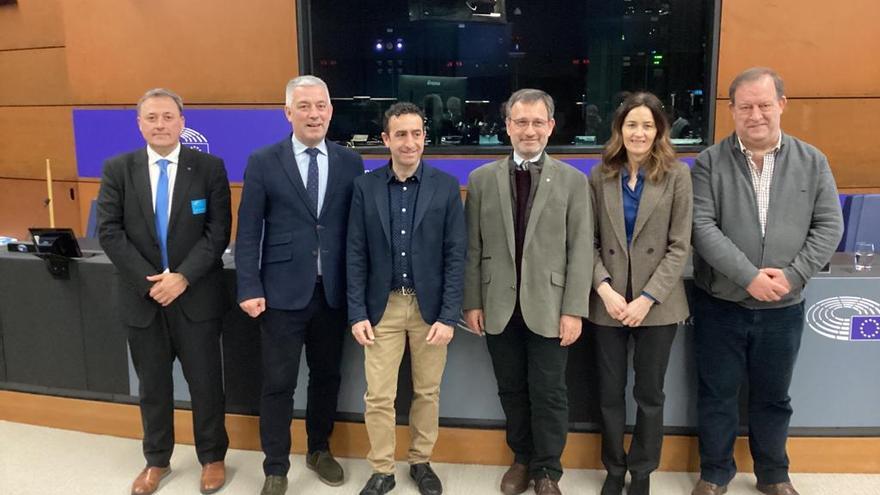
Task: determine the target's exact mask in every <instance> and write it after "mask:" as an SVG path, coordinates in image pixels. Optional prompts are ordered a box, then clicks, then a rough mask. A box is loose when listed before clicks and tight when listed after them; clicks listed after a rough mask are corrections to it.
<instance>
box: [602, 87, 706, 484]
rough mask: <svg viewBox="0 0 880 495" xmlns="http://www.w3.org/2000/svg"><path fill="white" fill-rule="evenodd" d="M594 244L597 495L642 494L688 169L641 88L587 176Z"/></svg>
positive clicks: (654, 448) (659, 432) (679, 316)
mask: <svg viewBox="0 0 880 495" xmlns="http://www.w3.org/2000/svg"><path fill="white" fill-rule="evenodd" d="M590 185H591V187H592V192H593V194H592V200H593V212H594V215H595V226H596V243H595V246H596V247H595V253H594V257H593V260H594V261H593V263H594V265H593V267H594V269H593V290H592V292H591V293H590V317H589V319H590V321H591V322H592V323H593V324H594V328H595V338H596V345H595V349H596V362H597V366H598V371H599V402H600V410H601V418H602V462H603V463H604V464H605V468H606V469H607V470H608V475H607V477H606V479H605V483H604V485H603V486H602V492H601V493H602V495H619V494H620V493H621V492H622V490H623V486H624V479H625V476H626V472H627V471H629V472H630V475H631V477H632V480H631V482H630V487H629V489H628V490H627V493H628V494H629V495H643V494H647V493H649V492H650V474H651V472H653V471H654V470H655V469H657V466H658V464H659V461H660V448H661V446H662V443H663V401H664V398H665V395H664V393H663V381H664V377H665V375H666V365H667V363H668V362H669V350H670V348H671V346H672V340H673V339H674V338H675V330H676V327H677V324H678V323H679V322H680V321H683V320H684V319H685V318H687V316H688V304H687V299H686V297H685V292H684V283H683V282H682V278H681V275H682V271H683V270H684V265H685V262H686V261H687V257H688V249H689V248H690V240H691V217H692V205H693V197H692V192H691V178H690V171H689V170H688V167H687V165H685V164H684V163H681V162H679V161H676V159H675V152H674V151H673V149H672V145H671V144H670V142H669V122H668V121H667V119H666V115H665V114H664V113H663V106H662V104H661V103H660V101H659V100H658V99H657V97H656V96H654V95H652V94H651V93H635V94H632V95H630V96H629V97H628V98H627V99H626V100H625V101H624V102H623V103H622V104H621V105H620V107H618V109H617V112H616V114H615V117H614V121H613V123H612V127H611V138H610V139H609V140H608V143H606V145H605V150H604V152H603V154H602V163H601V164H600V165H599V166H597V167H596V168H594V169H593V172H592V174H591V177H590ZM630 339H632V340H633V344H634V355H633V366H634V368H635V385H634V390H633V395H634V396H635V400H636V404H637V405H638V413H637V415H636V425H635V430H634V432H633V440H632V444H631V446H630V449H629V452H628V453H627V452H626V451H625V450H624V448H623V434H624V427H625V421H626V403H625V398H624V390H625V388H626V379H627V346H628V343H629V340H630Z"/></svg>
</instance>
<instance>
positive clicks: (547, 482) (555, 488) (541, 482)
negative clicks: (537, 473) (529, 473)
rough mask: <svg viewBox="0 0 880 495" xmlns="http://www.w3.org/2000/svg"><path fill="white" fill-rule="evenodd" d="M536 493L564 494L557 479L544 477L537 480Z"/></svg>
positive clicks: (538, 494)
mask: <svg viewBox="0 0 880 495" xmlns="http://www.w3.org/2000/svg"><path fill="white" fill-rule="evenodd" d="M535 494H536V495H562V492H561V491H560V490H559V484H558V483H556V481H554V480H552V479H550V478H547V477H543V478H538V479H536V480H535Z"/></svg>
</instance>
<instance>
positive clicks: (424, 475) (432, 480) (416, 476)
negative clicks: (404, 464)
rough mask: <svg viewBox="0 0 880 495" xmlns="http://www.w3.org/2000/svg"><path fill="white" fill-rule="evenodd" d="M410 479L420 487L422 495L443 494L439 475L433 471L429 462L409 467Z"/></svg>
mask: <svg viewBox="0 0 880 495" xmlns="http://www.w3.org/2000/svg"><path fill="white" fill-rule="evenodd" d="M409 477H410V478H412V479H413V480H415V482H416V484H417V485H419V493H421V494H422V495H440V494H441V493H443V485H442V484H441V483H440V478H438V477H437V473H435V472H434V470H433V469H431V464H430V463H427V462H423V463H419V464H413V465H411V466H410V467H409Z"/></svg>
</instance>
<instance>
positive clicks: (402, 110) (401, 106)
mask: <svg viewBox="0 0 880 495" xmlns="http://www.w3.org/2000/svg"><path fill="white" fill-rule="evenodd" d="M409 114H412V115H418V116H419V118H421V119H422V122H424V121H425V113H424V112H422V109H421V108H419V106H418V105H416V104H415V103H410V102H408V101H399V102H397V103H395V104H393V105H391V108H389V109H388V110H385V117H383V118H382V132H388V121H389V120H391V117H400V116H401V115H409Z"/></svg>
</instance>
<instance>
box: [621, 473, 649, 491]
mask: <svg viewBox="0 0 880 495" xmlns="http://www.w3.org/2000/svg"><path fill="white" fill-rule="evenodd" d="M650 493H651V478H650V477H649V476H645V477H644V478H633V479H632V480H630V482H629V488H627V490H626V495H649V494H650Z"/></svg>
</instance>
